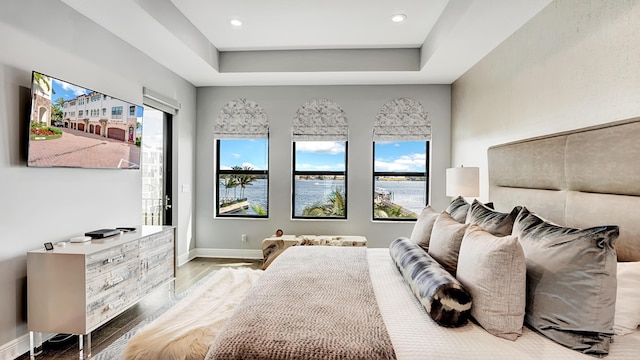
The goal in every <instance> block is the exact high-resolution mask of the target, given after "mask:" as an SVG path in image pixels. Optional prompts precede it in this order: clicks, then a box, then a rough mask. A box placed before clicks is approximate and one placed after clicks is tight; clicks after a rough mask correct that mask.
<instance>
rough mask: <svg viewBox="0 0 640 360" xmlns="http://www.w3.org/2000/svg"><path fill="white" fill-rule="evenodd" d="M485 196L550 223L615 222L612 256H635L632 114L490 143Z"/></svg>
mask: <svg viewBox="0 0 640 360" xmlns="http://www.w3.org/2000/svg"><path fill="white" fill-rule="evenodd" d="M488 157H489V159H488V160H489V199H490V200H491V201H493V202H494V204H495V207H496V209H497V210H500V211H506V210H510V209H511V208H513V206H515V205H523V206H526V207H527V208H528V209H530V210H532V211H534V212H536V213H538V214H539V215H541V216H542V217H544V218H546V219H548V220H551V221H553V222H555V223H557V224H560V225H564V226H569V227H576V228H583V227H590V226H596V225H618V226H619V227H620V237H619V238H618V240H617V241H616V251H617V254H618V260H620V261H640V118H635V119H630V120H625V121H618V122H615V123H609V124H604V125H601V126H598V127H590V128H585V129H580V130H575V131H571V132H566V133H560V134H553V135H549V136H544V137H538V138H533V139H528V140H523V141H518V142H514V143H508V144H503V145H497V146H492V147H490V148H489V150H488Z"/></svg>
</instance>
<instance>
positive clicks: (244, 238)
mask: <svg viewBox="0 0 640 360" xmlns="http://www.w3.org/2000/svg"><path fill="white" fill-rule="evenodd" d="M242 242H247V234H242Z"/></svg>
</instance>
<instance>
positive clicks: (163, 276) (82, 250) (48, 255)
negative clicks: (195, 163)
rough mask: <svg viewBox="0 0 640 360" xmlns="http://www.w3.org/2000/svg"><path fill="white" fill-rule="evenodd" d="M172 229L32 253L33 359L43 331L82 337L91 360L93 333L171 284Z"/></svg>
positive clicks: (141, 231)
mask: <svg viewBox="0 0 640 360" xmlns="http://www.w3.org/2000/svg"><path fill="white" fill-rule="evenodd" d="M174 231H175V230H174V227H172V226H143V227H138V228H137V229H136V231H134V232H128V233H122V234H120V235H115V236H111V237H108V238H104V239H93V240H91V241H88V242H86V243H66V244H65V246H60V245H59V244H58V245H56V246H54V248H53V250H50V251H47V250H45V249H40V250H34V251H29V252H28V253H27V312H28V313H27V326H28V330H29V337H30V347H31V357H32V358H33V357H34V356H35V355H37V353H38V350H39V349H40V348H41V345H42V333H43V332H45V333H64V334H77V335H79V343H80V346H79V347H80V348H79V350H80V357H81V358H89V357H90V356H91V332H92V331H93V330H95V329H96V328H98V327H99V326H101V325H103V324H105V323H106V322H108V321H109V320H111V319H113V318H114V317H115V316H117V315H119V314H120V313H122V312H123V311H125V310H126V309H128V308H130V307H131V306H133V305H135V304H136V303H137V302H138V301H140V300H141V299H142V298H143V297H144V296H145V295H147V294H149V293H151V292H153V291H154V290H156V289H158V288H160V287H162V286H164V285H165V284H167V283H170V282H173V280H174V279H175V273H176V262H175V259H176V246H175V233H174ZM171 288H172V289H173V286H172V287H171ZM34 337H35V340H34Z"/></svg>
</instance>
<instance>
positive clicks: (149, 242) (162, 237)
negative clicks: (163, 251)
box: [138, 230, 173, 254]
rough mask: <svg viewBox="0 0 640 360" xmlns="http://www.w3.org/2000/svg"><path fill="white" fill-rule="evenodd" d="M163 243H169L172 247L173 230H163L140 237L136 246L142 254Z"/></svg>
mask: <svg viewBox="0 0 640 360" xmlns="http://www.w3.org/2000/svg"><path fill="white" fill-rule="evenodd" d="M164 245H170V246H171V247H173V230H165V231H163V232H160V233H158V234H154V235H151V236H148V237H145V238H143V239H140V241H139V242H138V246H139V248H140V253H141V254H143V253H145V252H147V251H153V250H154V249H157V248H159V247H162V246H164Z"/></svg>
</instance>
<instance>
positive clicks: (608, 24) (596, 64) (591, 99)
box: [0, 0, 640, 358]
mask: <svg viewBox="0 0 640 360" xmlns="http://www.w3.org/2000/svg"><path fill="white" fill-rule="evenodd" d="M2 8H3V11H2V14H1V15H0V19H1V20H2V21H1V22H0V26H1V30H2V31H1V33H2V35H1V36H0V45H2V49H3V51H2V55H0V59H1V63H2V71H0V79H1V80H0V81H1V83H2V85H3V86H2V88H1V90H0V94H1V96H0V109H3V110H2V114H3V115H2V119H1V120H0V124H1V126H0V129H2V131H1V133H2V135H0V136H2V141H1V142H0V143H2V144H3V145H2V147H0V154H1V155H2V156H0V158H2V159H3V161H2V163H1V164H0V179H1V180H0V181H1V183H2V185H3V186H2V190H1V191H2V199H3V200H2V207H1V209H0V212H1V214H2V216H0V219H2V220H0V227H1V228H2V229H3V230H4V236H3V240H2V247H3V250H2V252H0V254H1V255H0V279H1V281H0V288H1V289H2V291H1V292H0V293H1V294H0V313H1V314H2V317H1V320H0V348H2V349H3V351H2V352H0V353H2V354H5V353H7V354H9V355H7V356H6V357H7V358H12V356H11V353H10V352H11V351H14V350H15V348H17V347H19V346H21V350H22V351H24V349H25V348H26V347H24V344H25V342H24V340H25V338H26V337H25V334H26V322H25V317H24V314H23V311H24V306H23V301H24V300H23V293H22V291H23V289H24V283H25V274H26V262H25V258H26V252H27V251H28V250H31V249H33V248H37V247H40V246H42V243H43V242H45V241H47V240H51V241H58V240H61V239H67V238H69V237H71V236H75V235H76V234H77V233H78V232H79V231H82V230H87V229H94V228H102V227H104V226H105V224H104V223H103V222H100V221H98V220H96V219H95V218H94V217H92V216H89V215H87V214H90V213H96V212H101V211H104V209H112V208H116V207H117V208H120V209H122V206H120V205H119V204H116V203H114V200H113V199H115V198H116V197H115V196H111V195H112V192H115V191H116V190H115V189H113V188H111V187H109V186H108V185H109V184H111V183H114V182H117V183H118V184H121V187H120V188H119V189H118V190H117V191H118V192H122V191H125V192H128V193H129V194H131V197H134V198H135V197H136V196H139V195H138V194H139V191H140V189H139V186H138V184H139V175H138V174H136V173H125V174H123V173H112V172H95V171H88V172H87V171H84V172H82V171H80V170H77V171H63V170H61V169H27V168H25V167H24V164H23V163H22V162H21V159H20V156H19V142H18V134H19V129H18V124H17V123H16V121H15V119H17V118H18V109H17V104H18V88H19V87H20V86H22V87H24V86H28V84H29V81H30V78H29V77H30V71H31V70H33V69H40V70H43V71H47V70H50V71H49V72H51V73H54V72H55V73H58V74H61V75H62V74H64V75H69V76H70V77H72V76H76V77H78V78H80V77H84V78H87V76H92V77H93V79H94V80H93V82H94V84H95V87H100V88H101V90H103V91H105V92H109V93H117V94H118V95H119V96H120V97H123V98H127V99H131V100H135V101H136V102H140V101H141V94H140V89H141V87H142V86H148V87H150V88H153V89H157V90H158V91H160V90H164V91H163V92H164V93H165V94H166V95H169V96H171V97H173V98H176V99H177V100H178V101H180V102H181V103H182V109H181V112H180V115H179V119H178V120H177V121H176V129H175V130H176V139H177V140H176V152H175V160H176V161H175V164H176V169H175V170H176V171H175V177H176V178H175V183H176V184H181V185H182V184H188V185H190V186H191V189H194V190H193V192H191V193H178V196H177V199H176V202H177V203H176V208H177V209H178V211H177V214H176V215H175V217H174V225H176V226H177V227H178V229H179V234H178V244H179V256H180V257H181V260H182V261H184V260H186V259H188V258H189V256H190V255H189V251H190V250H193V249H196V248H203V249H225V248H230V249H237V245H236V244H239V241H236V239H239V236H238V234H237V232H235V231H234V230H233V229H231V227H233V226H236V225H237V222H233V224H232V225H230V226H226V227H225V226H222V225H221V227H222V228H217V227H216V232H217V233H219V234H220V236H221V237H225V238H232V239H233V241H231V243H230V244H226V243H224V244H217V243H215V242H214V240H213V239H212V238H211V237H210V236H207V234H210V233H211V232H212V227H213V223H212V221H211V213H212V212H211V204H210V203H208V202H203V201H200V196H201V195H200V194H204V195H202V198H210V195H209V194H211V192H212V189H211V186H210V184H211V182H210V179H211V178H212V174H211V165H210V159H207V157H203V156H196V155H195V154H201V153H205V154H211V150H210V149H211V142H210V139H207V140H206V141H204V142H203V141H202V139H201V137H204V136H206V134H201V132H200V131H199V130H200V129H201V128H200V126H202V125H201V124H200V116H199V115H198V114H199V111H200V109H201V107H202V105H201V102H199V101H198V100H199V97H200V96H203V95H202V94H204V93H207V92H210V93H216V92H218V93H220V94H223V95H224V96H225V97H227V98H233V97H235V96H236V94H237V95H238V96H240V94H239V93H238V91H240V90H247V91H249V90H250V91H252V92H253V94H252V95H254V100H255V101H258V102H261V100H262V98H267V97H269V98H272V97H275V98H281V97H287V96H289V95H291V94H292V93H294V92H296V90H299V88H296V87H291V88H289V89H286V88H283V89H279V88H262V87H251V88H245V89H242V88H240V87H219V88H211V89H206V90H203V91H200V90H199V89H197V88H196V87H195V86H193V85H192V84H190V83H189V82H187V81H185V80H184V79H182V78H180V77H179V76H177V75H176V74H175V73H173V72H171V71H169V70H167V69H166V68H164V67H163V66H161V65H159V64H158V63H156V62H154V61H152V60H151V59H150V58H149V57H147V56H146V55H143V54H142V53H141V52H138V51H135V50H134V49H132V48H131V46H129V45H128V44H126V43H124V42H123V41H121V40H119V39H118V38H116V37H115V36H113V35H112V34H110V33H108V32H106V31H105V30H104V29H102V28H100V27H99V26H97V25H95V24H94V23H93V22H92V21H90V20H88V19H86V18H84V17H82V16H80V15H78V14H77V13H75V12H74V11H73V10H71V9H70V8H68V7H67V6H66V5H65V4H63V3H58V2H53V4H41V3H39V2H36V1H13V2H8V3H3V5H2ZM7 8H8V9H10V11H4V10H5V9H7ZM34 8H39V9H41V10H42V11H43V12H45V13H47V14H53V15H55V17H57V18H61V19H65V20H70V21H65V22H63V24H61V25H60V24H56V23H54V21H53V19H49V18H46V17H45V18H42V19H40V21H41V22H44V23H45V25H42V26H32V22H31V21H30V19H31V14H32V10H30V9H34ZM639 15H640V5H639V4H638V2H637V1H621V2H617V1H616V2H613V1H600V2H585V1H580V0H575V1H567V0H561V1H557V2H552V3H551V4H550V5H549V6H547V7H546V8H545V9H544V10H543V11H542V12H541V13H539V14H538V15H536V16H535V17H534V18H533V19H532V20H531V21H530V22H529V23H527V24H526V25H525V26H524V27H523V28H522V29H520V30H519V31H518V32H517V33H515V34H514V35H513V36H512V37H510V38H509V39H508V40H506V41H505V42H504V43H503V44H501V45H500V46H499V47H498V48H497V49H496V50H495V51H493V52H492V53H490V54H489V55H488V56H487V57H486V58H484V59H483V60H482V61H481V62H480V63H478V64H477V65H476V66H474V67H473V68H472V69H471V70H470V71H469V72H467V73H466V74H465V75H463V76H462V77H461V78H460V79H458V80H457V81H456V82H454V83H453V84H452V85H451V86H449V85H439V86H437V87H442V88H443V89H444V90H443V92H444V95H443V97H444V99H443V100H442V102H441V104H442V103H444V104H445V105H444V106H441V109H440V111H441V112H442V114H443V115H442V116H443V118H444V119H445V120H444V121H445V122H448V121H450V123H451V126H450V140H447V142H450V143H449V144H443V145H442V149H441V152H440V153H439V154H438V155H437V158H434V161H439V162H440V165H434V166H436V167H439V168H440V169H442V170H443V169H444V168H447V167H449V166H457V165H459V164H465V165H474V166H479V167H480V169H481V186H480V188H481V195H480V199H483V200H488V183H487V181H488V180H487V179H488V178H487V174H486V171H487V160H486V149H487V148H488V147H489V146H491V145H495V144H500V143H504V142H508V141H513V140H518V139H523V138H528V137H532V136H538V135H544V134H548V133H554V132H558V131H565V130H570V129H576V128H581V127H586V126H591V125H596V124H601V123H607V122H612V121H616V120H621V119H627V118H632V117H637V116H639V115H640V110H639V109H638V101H637V99H638V94H639V93H640V81H639V80H640V68H638V66H637V65H636V64H637V63H639V62H640V59H639V57H640V49H639V47H640V44H639V43H638V42H637V41H635V39H636V34H637V33H638V30H640V29H639V27H640V24H639V23H638V22H637V20H636V19H638V18H640V16H639ZM53 25H55V26H57V29H60V31H61V32H62V34H64V35H65V36H69V37H70V38H69V40H68V42H63V41H61V40H59V38H65V37H64V36H62V35H59V34H55V35H54V34H51V33H50V29H51V28H53ZM78 30H81V32H82V33H83V34H85V35H86V36H87V37H90V38H93V39H97V40H96V41H100V43H101V44H103V45H104V46H108V47H109V48H110V49H113V52H110V53H109V54H103V55H102V56H98V55H96V54H91V53H89V52H85V51H83V50H82V49H80V47H79V45H78V44H79V41H80V39H78V38H79V36H78V35H74V33H76V32H77V31H78ZM76 36H77V37H78V38H76ZM42 53H46V54H47V56H55V57H57V58H59V59H61V64H52V65H49V66H50V68H47V69H44V68H43V66H44V65H43V64H42V62H41V61H39V60H38V58H39V55H40V54H42ZM121 53H124V54H127V55H126V56H124V57H122V56H117V55H116V54H121ZM132 63H135V64H141V65H132ZM114 79H116V80H117V81H114ZM434 87H436V86H434ZM365 88H367V89H368V90H369V93H363V94H362V95H361V97H359V98H355V99H354V100H353V101H354V104H356V105H357V107H356V105H348V104H347V101H346V100H347V99H346V96H342V97H341V98H340V99H336V101H338V102H339V103H341V104H342V105H343V106H345V107H347V106H349V107H350V108H355V109H357V111H358V112H359V113H360V114H364V115H358V116H362V117H363V118H365V115H366V114H369V113H370V114H375V111H377V109H379V107H380V106H381V104H380V101H382V102H384V100H387V99H388V97H389V96H391V95H390V94H391V93H395V91H394V89H393V86H368V87H365ZM398 88H402V89H403V91H406V93H405V94H406V95H407V96H416V97H417V98H419V99H420V100H422V99H425V102H426V99H427V98H428V96H427V95H426V93H428V91H429V90H428V89H429V86H426V85H411V86H398V87H397V88H396V90H397V89H398ZM448 88H450V89H451V90H450V92H449V91H448V90H447V89H448ZM308 89H309V91H311V92H313V94H316V93H319V90H318V89H317V87H309V88H308ZM341 89H342V90H341ZM385 89H387V90H385ZM273 90H277V91H280V90H282V91H283V92H282V93H280V92H276V93H273ZM331 90H337V91H344V92H348V90H346V88H341V87H332V88H331ZM385 91H386V92H387V93H384V92H385ZM381 92H382V93H381ZM281 94H282V95H281ZM374 94H380V95H379V96H380V97H379V99H377V100H376V101H375V106H373V105H372V106H370V107H371V108H374V109H373V110H372V109H368V110H367V108H368V106H367V104H368V101H369V97H370V96H372V95H374ZM447 94H450V95H447ZM303 95H304V94H301V95H299V98H297V99H293V100H291V102H292V104H291V105H290V106H291V107H293V109H295V108H297V107H298V106H300V105H301V104H302V102H303V101H304V100H307V98H308V97H309V96H303ZM242 96H244V94H242ZM258 96H260V97H261V98H260V99H258V98H257V97H258ZM311 96H313V95H311ZM448 96H450V100H447V98H446V97H448ZM248 97H249V96H248ZM448 101H450V105H449V104H448V103H447V102H448ZM205 102H206V100H205ZM505 103H506V104H508V106H505V105H503V104H505ZM449 108H450V110H449ZM431 111H435V109H431ZM449 111H450V115H449V114H448V112H449ZM283 112H285V113H286V114H290V112H286V111H285V110H283ZM270 116H272V117H273V118H274V119H275V118H276V116H275V115H270ZM287 116H290V115H287ZM366 118H370V116H366ZM449 118H450V120H449ZM285 119H286V120H285ZM285 119H283V120H282V121H283V122H282V123H281V124H283V123H284V122H286V121H288V119H289V118H285ZM434 126H435V125H434ZM434 131H435V129H434ZM448 131H449V128H448V127H446V126H445V127H444V128H441V129H439V132H440V133H442V134H446V133H447V132H448ZM285 133H286V134H288V130H287V131H285ZM354 135H356V134H355V131H354ZM283 136H284V135H283ZM357 136H362V137H361V138H360V140H359V141H360V142H361V143H362V142H364V141H365V137H364V135H357ZM449 148H450V150H449ZM352 149H353V148H350V150H352ZM359 151H360V152H359V155H358V156H359V158H360V159H362V162H363V163H365V164H368V161H369V160H368V159H369V157H370V155H369V148H368V146H365V149H362V150H359ZM449 151H450V154H449ZM286 156H288V155H286ZM353 156H356V155H353ZM434 156H436V155H435V153H434ZM352 159H355V157H353V158H352ZM205 163H206V164H205ZM350 164H353V165H355V164H354V161H351V162H350ZM283 169H285V170H286V171H288V168H287V167H286V166H285V167H283ZM362 176H365V175H362ZM433 177H434V183H433V184H432V189H431V192H432V198H433V199H432V200H433V203H434V206H436V207H438V208H439V209H443V208H444V207H445V206H446V203H447V202H448V200H449V199H448V198H446V197H445V196H443V195H442V192H443V188H444V175H443V174H435V173H434V174H433ZM367 179H368V177H367ZM86 181H91V182H93V183H94V184H98V185H101V186H103V187H104V188H105V189H106V190H105V193H103V194H100V195H99V196H96V197H95V198H93V199H88V198H87V197H86V196H84V195H82V193H85V192H87V191H88V186H87V185H85V184H84V182H86ZM43 182H46V183H47V184H50V186H52V187H54V188H57V189H65V188H71V189H75V190H74V191H73V192H72V191H69V192H66V193H65V194H60V196H64V198H63V199H64V201H61V202H43V201H42V195H41V194H40V193H38V192H35V191H34V189H37V188H39V187H40V186H41V185H42V183H43ZM196 194H198V197H196ZM285 194H286V195H284V198H285V199H288V188H287V189H285ZM359 196H362V199H365V196H366V195H359ZM356 200H357V199H356ZM282 202H283V203H284V204H286V203H287V202H286V201H282ZM354 202H355V201H354ZM365 203H366V201H365ZM128 205H129V206H127V207H125V208H124V209H123V211H120V212H113V213H109V215H108V218H106V222H108V223H109V224H108V225H112V223H115V224H121V223H128V222H129V219H130V218H132V217H136V216H138V214H139V213H140V211H139V209H140V205H139V203H138V202H137V201H132V202H131V204H128ZM283 209H284V210H283ZM272 210H273V211H274V214H277V213H279V212H284V214H283V215H281V216H282V217H281V218H279V219H274V220H273V221H272V223H270V224H262V223H261V224H260V225H255V228H254V229H252V230H250V231H249V232H248V235H249V242H250V245H251V246H252V248H253V249H257V248H258V245H257V244H258V241H259V239H261V238H262V237H264V236H265V235H264V234H265V232H267V231H268V232H269V234H270V232H272V231H274V230H275V229H276V228H279V227H283V228H285V230H286V231H288V232H291V233H294V232H297V231H301V229H303V228H304V226H303V225H299V224H293V225H291V226H285V225H282V222H283V220H282V219H284V220H285V221H289V220H288V217H287V215H286V214H287V213H288V209H287V208H286V207H280V208H278V207H275V208H274V209H272ZM362 211H363V212H364V214H368V208H367V207H364V208H363V209H362ZM56 213H65V214H66V216H64V217H63V218H57V217H53V216H52V215H51V214H56ZM352 214H353V216H358V214H357V212H356V211H354V212H353V213H352ZM278 216H280V215H278ZM362 216H363V217H362V218H361V221H360V224H362V221H365V223H366V224H369V222H368V221H366V220H365V219H366V215H362ZM34 222H37V224H38V226H33V223H34ZM349 224H350V223H347V222H345V223H339V224H338V226H342V228H339V229H338V230H340V231H344V232H353V233H355V232H359V231H358V230H353V231H350V229H351V228H350V227H349ZM216 226H218V224H216ZM292 226H297V227H298V228H293V227H292ZM361 226H362V225H359V226H358V227H361ZM378 230H380V231H382V235H381V236H380V240H376V241H378V242H377V243H372V245H376V246H383V245H384V246H386V245H388V243H389V242H390V241H391V239H393V238H394V237H395V236H396V235H397V234H398V233H404V234H408V233H409V232H410V230H411V227H410V226H409V225H405V224H391V225H388V226H387V225H385V226H379V227H378V228H377V229H376V231H378ZM311 231H313V232H315V231H318V230H317V229H312V230H311ZM337 232H338V231H337ZM371 239H374V237H373V236H371ZM372 241H373V240H372ZM238 250H239V249H238ZM27 343H28V341H27Z"/></svg>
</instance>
